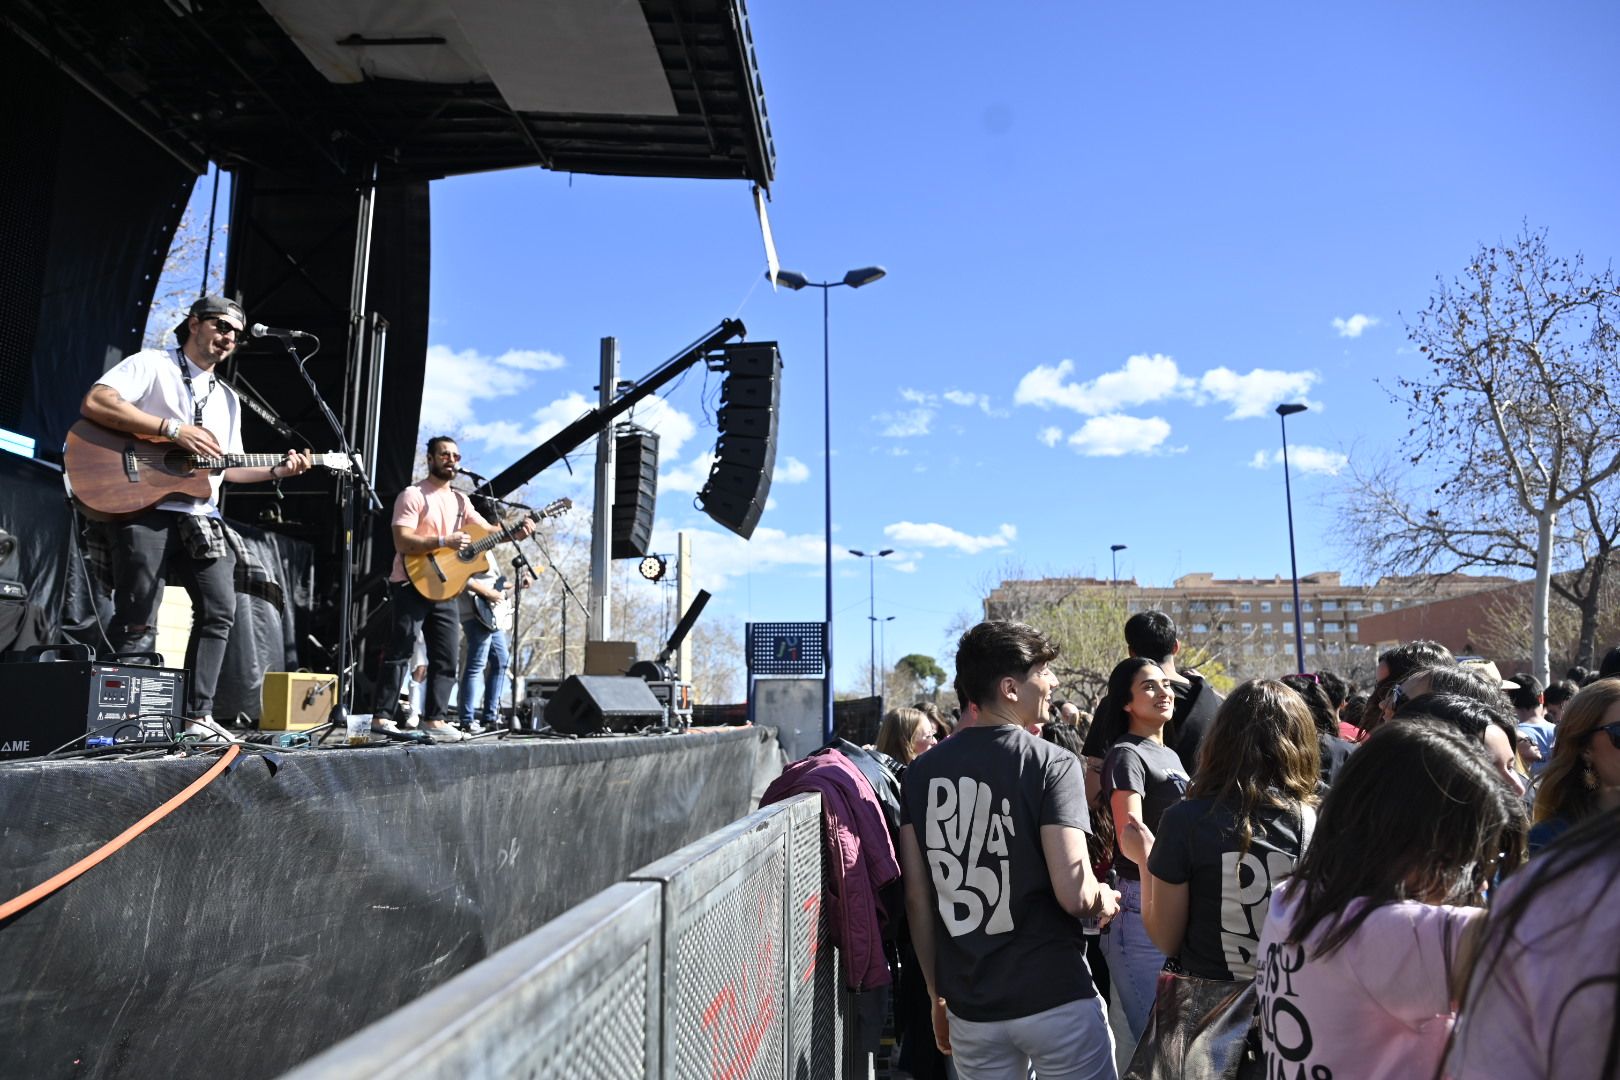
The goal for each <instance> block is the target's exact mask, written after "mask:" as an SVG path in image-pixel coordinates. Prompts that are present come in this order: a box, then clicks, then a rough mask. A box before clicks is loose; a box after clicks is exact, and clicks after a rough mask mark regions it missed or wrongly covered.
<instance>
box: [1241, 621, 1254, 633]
mask: <svg viewBox="0 0 1620 1080" xmlns="http://www.w3.org/2000/svg"><path fill="white" fill-rule="evenodd" d="M1243 632H1244V633H1245V634H1252V633H1253V632H1254V623H1252V622H1246V623H1244V624H1243Z"/></svg>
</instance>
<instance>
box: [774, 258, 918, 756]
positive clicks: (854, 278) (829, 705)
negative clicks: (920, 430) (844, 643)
mask: <svg viewBox="0 0 1620 1080" xmlns="http://www.w3.org/2000/svg"><path fill="white" fill-rule="evenodd" d="M886 273H888V271H887V270H885V269H883V267H881V266H863V267H861V268H860V269H859V270H851V271H850V272H849V273H847V274H845V275H844V280H842V281H811V280H810V279H809V278H807V277H805V276H804V275H803V274H801V273H799V272H798V271H796V270H778V271H777V272H776V283H777V284H778V285H781V286H783V287H784V288H788V289H792V290H793V291H794V292H798V291H799V290H800V289H820V290H821V399H822V400H821V446H822V457H823V461H822V476H823V477H824V479H825V481H826V484H825V491H826V494H825V496H824V500H825V510H824V513H825V515H826V522H825V530H824V531H825V534H826V535H825V539H824V545H823V546H824V547H825V549H826V552H827V565H826V575H827V603H826V620H827V626H826V633H825V634H824V635H823V638H824V640H823V643H822V655H823V659H824V660H825V662H826V665H827V670H826V676H825V679H824V687H823V689H822V697H823V698H824V699H825V700H824V701H823V702H822V704H823V706H824V711H823V713H822V717H821V727H822V731H821V736H822V739H823V740H824V741H826V742H831V741H832V737H833V571H832V551H833V547H832V360H831V352H830V346H829V344H828V318H827V293H828V291H829V290H831V289H835V288H837V287H838V286H840V285H848V286H849V287H850V288H852V289H859V288H860V287H861V286H862V285H870V284H872V282H874V281H876V280H877V279H878V278H880V277H882V276H883V275H884V274H886ZM765 276H766V277H767V278H768V277H770V276H771V275H770V271H766V273H765Z"/></svg>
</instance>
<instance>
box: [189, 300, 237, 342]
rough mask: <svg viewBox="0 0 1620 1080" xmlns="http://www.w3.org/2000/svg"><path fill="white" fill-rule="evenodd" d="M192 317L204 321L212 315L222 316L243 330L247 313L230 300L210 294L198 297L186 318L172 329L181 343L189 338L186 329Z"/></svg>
mask: <svg viewBox="0 0 1620 1080" xmlns="http://www.w3.org/2000/svg"><path fill="white" fill-rule="evenodd" d="M193 315H195V316H196V317H197V318H199V319H206V318H209V317H210V316H214V315H224V316H225V317H226V318H228V319H230V320H231V321H232V322H234V323H236V325H237V326H239V327H241V328H243V329H244V330H245V329H247V312H245V311H243V310H242V305H241V304H238V303H237V302H236V301H235V300H231V299H228V298H226V297H223V296H219V295H215V294H210V295H208V296H202V297H198V298H197V300H196V302H195V303H193V304H192V305H191V310H190V311H188V312H186V317H185V318H184V319H182V320H180V325H179V326H176V327H175V328H174V335H175V337H177V338H179V339H180V340H181V341H182V342H183V341H185V340H186V338H187V337H188V336H190V331H189V330H188V329H187V326H188V325H189V323H190V321H191V316H193Z"/></svg>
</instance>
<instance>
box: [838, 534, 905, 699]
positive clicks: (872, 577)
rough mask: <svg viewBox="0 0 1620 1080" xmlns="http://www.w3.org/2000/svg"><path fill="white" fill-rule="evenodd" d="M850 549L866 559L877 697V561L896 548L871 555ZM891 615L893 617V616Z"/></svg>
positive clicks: (868, 612)
mask: <svg viewBox="0 0 1620 1080" xmlns="http://www.w3.org/2000/svg"><path fill="white" fill-rule="evenodd" d="M848 551H849V553H850V554H851V555H853V556H855V557H856V558H857V559H865V560H866V570H867V574H866V576H867V582H866V621H867V622H869V623H871V634H870V635H869V636H870V637H871V639H872V642H871V650H872V659H871V664H872V696H873V697H877V561H878V560H879V559H881V558H883V557H884V556H885V555H893V554H894V548H884V549H883V550H882V551H874V552H872V553H871V554H870V555H868V554H867V553H866V552H864V551H856V550H855V549H854V548H849V549H848ZM890 617H891V618H893V616H890Z"/></svg>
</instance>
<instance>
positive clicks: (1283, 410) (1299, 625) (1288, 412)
mask: <svg viewBox="0 0 1620 1080" xmlns="http://www.w3.org/2000/svg"><path fill="white" fill-rule="evenodd" d="M1305 409H1306V406H1304V405H1301V404H1298V403H1295V404H1289V405H1279V406H1277V422H1278V423H1280V424H1281V425H1282V451H1283V495H1284V497H1285V498H1286V499H1287V500H1288V569H1289V572H1290V573H1291V574H1292V576H1293V579H1294V661H1295V663H1296V665H1297V666H1298V668H1299V673H1300V674H1301V675H1303V674H1305V624H1304V622H1302V621H1301V620H1300V614H1301V612H1300V609H1299V559H1298V558H1296V557H1295V555H1294V489H1293V485H1292V484H1291V483H1290V482H1289V479H1288V418H1289V417H1290V416H1293V415H1294V414H1295V413H1302V412H1304V411H1305Z"/></svg>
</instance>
